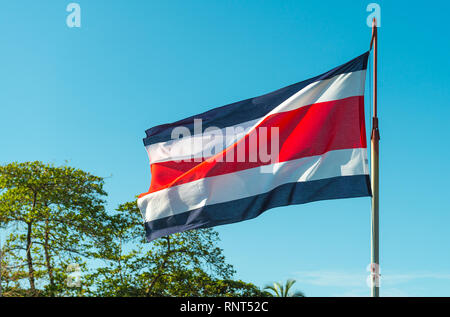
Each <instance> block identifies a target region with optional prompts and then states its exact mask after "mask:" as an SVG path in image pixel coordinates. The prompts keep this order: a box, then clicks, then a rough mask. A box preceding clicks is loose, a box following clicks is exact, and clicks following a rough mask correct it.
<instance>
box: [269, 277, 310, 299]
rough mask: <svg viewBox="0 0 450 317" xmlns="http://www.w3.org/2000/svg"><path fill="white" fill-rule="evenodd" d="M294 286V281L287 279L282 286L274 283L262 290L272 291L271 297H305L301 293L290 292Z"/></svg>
mask: <svg viewBox="0 0 450 317" xmlns="http://www.w3.org/2000/svg"><path fill="white" fill-rule="evenodd" d="M294 284H295V280H293V279H288V280H287V281H286V283H285V284H284V285H282V284H281V283H278V282H274V283H273V285H267V286H266V287H264V289H265V290H268V291H272V293H271V295H272V296H273V297H305V294H304V293H303V292H301V291H296V292H293V293H292V292H290V291H291V288H292V286H293V285H294Z"/></svg>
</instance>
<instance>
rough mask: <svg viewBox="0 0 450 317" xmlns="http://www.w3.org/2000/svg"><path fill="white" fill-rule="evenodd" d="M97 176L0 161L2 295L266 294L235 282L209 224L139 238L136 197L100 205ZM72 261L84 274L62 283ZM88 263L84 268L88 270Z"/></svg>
mask: <svg viewBox="0 0 450 317" xmlns="http://www.w3.org/2000/svg"><path fill="white" fill-rule="evenodd" d="M105 196H106V192H105V191H104V190H103V179H102V178H101V177H97V176H94V175H91V174H90V173H87V172H84V171H82V170H79V169H75V168H72V167H67V166H62V167H55V166H53V165H48V164H44V163H42V162H25V163H11V164H7V165H2V166H0V227H1V228H5V227H7V226H8V227H11V226H12V227H14V229H13V230H9V231H10V232H9V234H8V235H7V240H6V243H5V244H4V246H3V247H2V252H1V254H2V256H1V261H0V262H1V264H2V267H1V269H0V272H1V277H2V283H1V286H2V288H1V289H2V290H4V292H3V293H4V294H5V295H8V296H74V295H75V296H265V295H267V293H266V292H264V291H261V290H260V289H259V288H258V287H256V286H255V285H253V284H251V283H246V282H243V281H240V280H234V279H233V275H234V273H235V272H234V269H233V266H232V265H231V264H228V263H226V261H225V257H224V255H223V252H222V250H221V249H220V248H219V247H218V246H217V244H218V241H219V237H218V233H217V232H216V231H214V230H213V229H202V230H192V231H187V232H183V233H179V234H173V235H171V236H167V237H163V238H160V239H157V240H155V241H153V242H151V243H146V241H145V239H144V225H143V221H142V216H141V214H140V212H139V210H138V208H137V205H136V202H134V201H133V202H129V203H125V204H123V205H120V206H119V207H118V208H117V210H116V211H115V212H113V213H107V212H106V211H105V208H104V205H105V204H104V198H105ZM72 263H75V264H76V266H77V267H78V266H79V267H80V268H81V270H82V271H83V272H84V275H83V277H82V285H81V287H69V286H73V285H68V281H69V280H68V277H69V273H70V272H69V268H73V267H74V266H73V265H72ZM88 268H89V269H88Z"/></svg>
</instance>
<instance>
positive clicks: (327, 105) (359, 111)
mask: <svg viewBox="0 0 450 317" xmlns="http://www.w3.org/2000/svg"><path fill="white" fill-rule="evenodd" d="M261 127H265V128H267V139H266V140H267V143H266V144H264V145H265V146H266V147H267V148H269V149H270V141H271V136H272V133H271V128H272V127H278V128H279V144H280V148H279V155H278V158H277V159H276V160H275V161H269V162H265V161H262V160H261V158H260V157H257V160H256V161H255V162H252V160H251V159H250V156H254V152H253V153H252V154H250V153H249V152H250V151H249V144H250V143H251V142H250V139H251V138H252V137H255V136H256V137H257V139H258V140H259V138H260V137H261V129H260V128H261ZM241 142H243V143H241ZM241 145H245V159H244V160H243V161H242V160H241V161H237V153H238V152H239V149H238V148H237V147H238V146H241ZM264 145H263V146H264ZM365 147H367V142H366V133H365V123H364V96H355V97H349V98H345V99H340V100H335V101H328V102H322V103H316V104H312V105H309V106H305V107H301V108H298V109H295V110H291V111H287V112H282V113H276V114H273V115H271V116H268V117H267V118H266V119H264V121H263V122H261V124H260V125H259V126H258V127H257V128H256V129H254V130H252V131H251V132H250V133H249V134H247V135H246V136H245V138H243V139H241V140H239V141H238V142H237V143H236V144H234V145H232V146H230V147H229V148H227V149H226V150H225V151H224V152H222V153H223V154H221V157H223V158H224V159H223V161H222V162H220V161H217V160H212V161H210V160H203V162H194V161H193V160H191V161H183V162H174V161H169V162H161V163H154V164H152V166H151V172H152V181H151V186H150V190H149V192H147V193H144V194H141V195H140V196H139V197H142V196H145V195H147V194H149V193H151V192H155V191H158V190H161V189H164V188H167V187H171V186H176V185H180V184H184V183H188V182H192V181H195V180H198V179H201V178H205V177H211V176H217V175H223V174H227V173H233V172H237V171H240V170H244V169H249V168H254V167H258V166H263V165H267V164H273V163H276V162H285V161H289V160H295V159H299V158H303V157H308V156H315V155H322V154H324V153H326V152H328V151H333V150H340V149H351V148H365ZM233 151H234V153H233ZM227 154H228V155H230V154H234V161H232V162H230V161H228V158H229V157H227ZM215 158H217V156H215Z"/></svg>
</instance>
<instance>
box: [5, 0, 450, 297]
mask: <svg viewBox="0 0 450 317" xmlns="http://www.w3.org/2000/svg"><path fill="white" fill-rule="evenodd" d="M70 2H71V1H69V0H67V1H65V0H53V1H47V0H45V1H44V0H41V1H32V0H29V1H18V0H16V1H1V4H0V28H1V32H0V66H1V68H0V69H1V76H0V109H1V111H0V163H8V162H11V161H31V160H42V161H45V162H52V163H55V164H56V165H61V164H65V161H66V160H67V161H68V162H69V164H70V165H72V166H75V167H78V168H82V169H85V170H87V171H90V172H92V173H94V174H96V175H99V176H104V177H108V178H107V179H106V190H107V191H108V192H109V200H108V203H109V207H110V208H111V209H113V208H114V207H115V206H116V205H117V204H118V203H120V202H125V201H129V200H133V199H134V196H135V195H136V194H139V193H141V192H144V191H146V190H147V189H148V186H149V184H150V171H149V166H148V159H147V155H146V152H145V150H144V146H143V144H142V138H143V137H144V131H145V129H147V128H150V127H152V126H154V125H157V124H161V123H167V122H172V121H175V120H178V119H181V118H184V117H187V116H190V115H193V114H196V113H200V112H203V111H206V110H209V109H211V108H213V107H217V106H221V105H224V104H228V103H231V102H234V101H238V100H242V99H245V98H249V97H254V96H257V95H260V94H263V93H266V92H269V91H272V90H275V89H277V88H281V87H283V86H286V85H288V84H291V83H294V82H298V81H301V80H303V79H306V78H309V77H312V76H314V75H317V74H320V73H322V72H324V71H327V70H329V69H331V68H332V67H335V66H337V65H340V64H342V63H344V62H346V61H348V60H350V59H351V58H353V57H355V56H357V55H359V54H361V53H363V52H364V51H366V50H367V49H368V45H369V40H370V32H371V30H370V29H369V28H368V27H367V26H366V17H367V15H368V13H367V12H366V6H367V5H368V4H369V3H370V2H371V1H350V0H346V1H325V2H324V1H321V2H317V1H298V0H290V1H288V0H284V1H275V0H274V1H256V0H254V1H237V0H236V1H225V0H222V1H213V0H207V1H162V0H160V1H141V0H133V1H132V0H114V1H106V0H104V1H102V0H78V1H74V2H78V3H79V4H80V6H81V18H82V22H81V23H82V25H81V28H79V29H77V28H73V29H70V28H68V27H67V26H66V23H65V20H66V16H67V15H68V13H67V12H66V11H65V8H66V6H67V4H69V3H70ZM377 3H379V4H380V5H381V28H380V30H379V36H380V43H379V48H380V52H379V61H380V65H379V115H380V130H381V162H380V166H381V177H380V180H381V185H380V186H381V207H380V210H381V211H380V212H381V218H380V221H381V224H380V225H381V233H380V235H381V273H382V276H383V280H382V289H381V295H385V296H396V295H401V296H450V286H449V285H450V230H449V224H450V195H449V193H448V190H449V182H448V179H449V176H450V168H449V164H448V157H449V156H450V147H449V146H448V140H449V139H450V129H449V126H450V107H449V101H448V100H449V98H450V89H449V79H450V78H449V77H450V71H449V70H450V69H449V68H450V67H449V66H450V65H449V64H450V62H449V58H448V56H449V53H448V50H449V49H450V40H449V39H450V37H449V35H448V30H449V27H448V12H449V10H450V5H449V4H448V3H446V2H439V4H435V3H433V4H431V3H430V2H426V1H425V2H424V1H377ZM367 99H368V98H367ZM367 109H368V108H367ZM109 176H110V177H109ZM249 186H251V184H249ZM217 230H218V231H219V233H220V235H221V238H222V241H221V247H222V248H223V249H224V252H225V254H226V256H227V258H228V261H229V262H230V263H232V264H234V265H235V268H236V269H237V277H238V278H242V279H243V280H246V281H251V282H254V283H256V284H257V285H259V286H263V285H265V284H266V283H268V282H271V281H282V280H285V279H287V278H296V279H297V281H298V283H297V287H298V288H299V289H301V290H303V291H304V292H305V293H306V294H307V295H309V296H339V295H342V296H346V295H349V296H351V295H355V296H359V295H362V296H364V295H368V294H369V292H370V289H369V287H367V286H366V282H365V279H366V276H367V274H368V272H366V266H367V265H368V264H369V262H370V199H369V198H358V199H347V200H335V201H325V202H316V203H311V204H307V205H300V206H290V207H283V208H277V209H273V210H270V211H268V212H266V213H265V214H263V215H262V216H260V217H259V218H257V219H254V220H251V221H246V222H242V223H238V224H232V225H226V226H221V227H217Z"/></svg>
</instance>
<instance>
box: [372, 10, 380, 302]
mask: <svg viewBox="0 0 450 317" xmlns="http://www.w3.org/2000/svg"><path fill="white" fill-rule="evenodd" d="M372 46H373V118H372V132H371V135H370V153H371V171H370V174H371V184H372V234H371V240H372V252H371V275H372V287H371V288H372V292H371V294H372V297H379V296H380V285H379V282H380V258H379V252H380V248H379V242H380V236H379V198H380V197H379V151H378V150H379V141H380V132H379V130H378V114H377V53H378V28H377V21H376V19H375V18H374V19H373V22H372V39H371V41H370V48H371V49H372Z"/></svg>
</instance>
